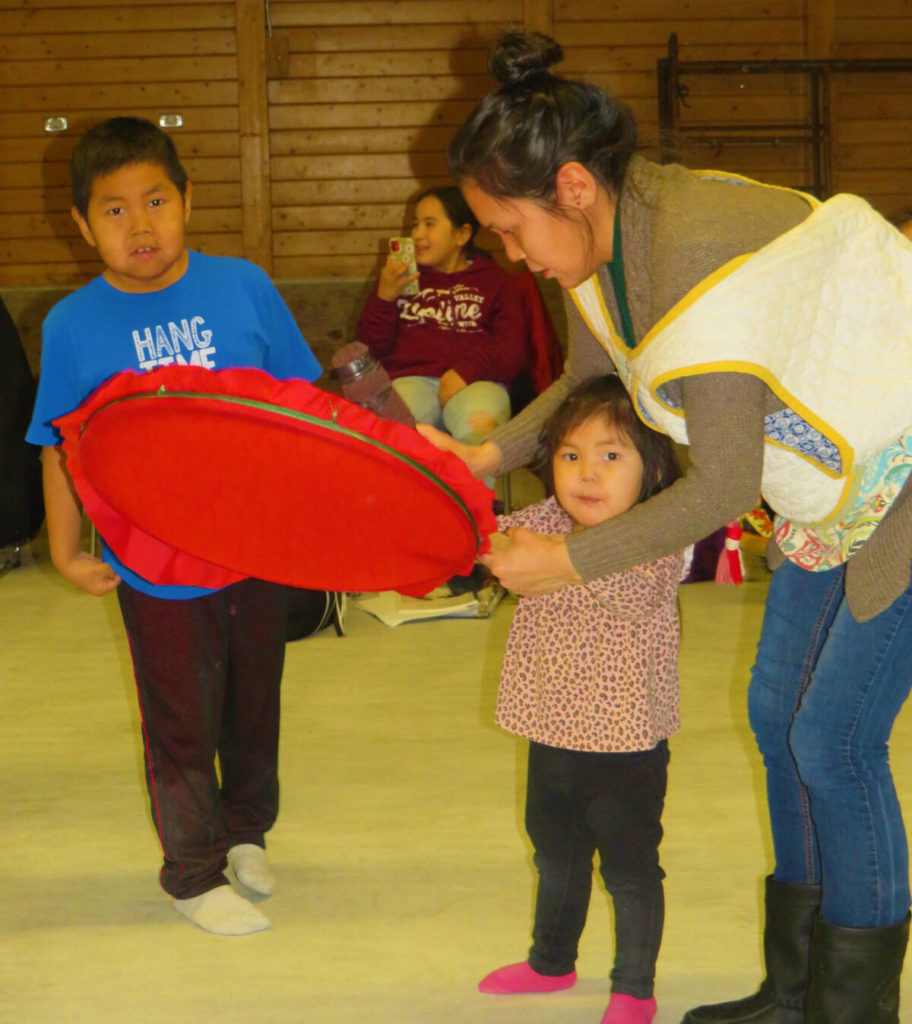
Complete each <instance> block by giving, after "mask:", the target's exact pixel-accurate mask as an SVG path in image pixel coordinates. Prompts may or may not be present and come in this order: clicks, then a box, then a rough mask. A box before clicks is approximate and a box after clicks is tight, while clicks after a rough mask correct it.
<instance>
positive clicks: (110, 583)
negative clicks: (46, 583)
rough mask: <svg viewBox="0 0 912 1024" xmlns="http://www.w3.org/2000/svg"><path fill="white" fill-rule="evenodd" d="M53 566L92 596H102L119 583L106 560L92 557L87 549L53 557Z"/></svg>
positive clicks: (118, 578)
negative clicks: (69, 555) (66, 556)
mask: <svg viewBox="0 0 912 1024" xmlns="http://www.w3.org/2000/svg"><path fill="white" fill-rule="evenodd" d="M54 567H55V568H56V569H57V571H58V572H59V573H60V575H61V576H63V577H64V579H67V580H69V581H70V583H74V584H75V585H76V586H77V587H79V589H80V590H84V591H85V592H86V593H87V594H92V595H93V596H94V597H104V595H105V594H109V593H110V592H111V591H112V590H114V588H115V587H116V586H117V584H118V583H120V577H119V576H118V575H117V573H116V572H114V570H113V569H112V568H111V567H110V565H108V564H107V562H102V561H101V559H100V558H93V557H92V556H91V555H90V554H89V553H88V552H87V551H80V552H79V553H78V554H76V555H75V556H74V557H72V558H68V559H62V558H58V559H55V560H54Z"/></svg>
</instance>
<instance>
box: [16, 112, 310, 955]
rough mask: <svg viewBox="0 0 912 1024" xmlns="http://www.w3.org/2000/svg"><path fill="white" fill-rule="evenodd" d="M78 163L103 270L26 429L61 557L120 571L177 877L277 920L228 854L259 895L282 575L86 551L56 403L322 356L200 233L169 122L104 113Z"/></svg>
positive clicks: (105, 571)
mask: <svg viewBox="0 0 912 1024" xmlns="http://www.w3.org/2000/svg"><path fill="white" fill-rule="evenodd" d="M71 178H72V189H73V209H72V215H73V218H74V220H75V221H76V223H77V224H78V226H79V230H80V231H81V232H82V235H83V237H84V238H85V240H86V241H87V242H88V243H89V245H91V246H93V247H94V248H96V249H97V250H98V254H99V256H100V257H101V259H102V260H103V262H104V264H105V270H104V272H103V274H102V275H101V276H100V277H98V278H96V279H95V280H94V281H92V282H90V283H89V284H87V285H86V286H85V287H83V288H80V289H78V290H77V291H75V292H73V293H72V294H71V295H69V296H67V297H66V298H65V299H63V300H62V301H61V302H59V303H58V304H57V305H56V306H55V307H54V308H53V309H52V310H51V311H50V313H49V314H48V316H47V318H46V320H45V323H44V327H43V341H42V353H41V377H40V380H39V387H38V397H37V400H36V405H35V411H34V415H33V418H32V422H31V425H30V427H29V430H28V435H27V439H28V440H29V441H30V442H31V443H32V444H37V445H41V446H43V449H44V450H43V454H42V463H43V476H44V491H45V502H46V506H47V527H48V539H49V542H50V550H51V558H52V560H53V563H54V565H55V567H56V568H57V570H58V571H59V572H60V573H61V574H62V575H63V576H64V577H66V579H68V580H70V581H71V582H72V583H74V584H75V585H76V586H78V587H80V588H81V589H82V590H85V591H86V592H88V593H90V594H95V595H98V596H101V595H103V594H107V593H108V592H110V591H111V590H113V589H114V588H117V595H118V600H119V602H120V608H121V612H122V615H123V620H124V625H125V627H126V631H127V636H128V638H129V641H130V650H131V654H132V658H133V666H134V671H135V675H136V685H137V692H138V696H139V702H140V712H141V715H142V721H143V737H144V742H145V754H146V780H147V784H148V789H149V796H150V800H151V806H152V816H153V819H154V821H155V825H156V828H157V830H158V834H159V838H160V840H161V844H162V850H163V852H164V866H163V867H162V871H161V876H160V877H161V884H162V887H163V888H164V890H165V891H166V892H167V893H168V894H169V895H170V896H171V897H172V898H173V900H174V905H175V907H176V908H177V910H179V911H180V912H181V913H182V914H184V915H185V916H186V917H188V918H189V919H190V920H191V921H193V922H194V923H195V924H197V925H199V926H200V927H201V928H203V929H205V930H206V931H210V932H214V933H216V934H221V935H244V934H248V933H250V932H255V931H260V930H262V929H264V928H266V927H268V925H269V921H268V919H267V918H266V916H265V915H264V914H263V913H262V911H260V910H259V908H258V907H256V906H254V904H253V903H252V902H250V901H249V900H247V899H245V898H244V897H243V896H241V895H240V894H239V893H237V892H235V891H234V890H233V889H232V888H231V886H230V884H229V882H228V879H227V877H226V876H225V874H224V871H225V868H226V866H227V865H230V866H231V867H232V869H233V871H234V873H235V875H236V877H237V878H238V879H239V880H240V882H241V883H242V884H243V885H244V886H246V887H247V888H248V889H250V890H253V891H254V892H257V893H259V894H261V895H268V894H269V893H270V892H271V891H272V886H273V878H272V875H271V873H270V871H269V868H268V866H267V863H266V857H265V840H264V834H265V833H266V832H267V831H268V829H269V828H271V826H272V825H273V823H274V821H275V818H276V815H277V813H278V775H277V763H278V737H279V685H280V681H281V676H282V666H283V661H284V653H285V631H286V628H285V622H286V613H285V603H284V590H283V588H282V587H280V586H278V585H276V584H272V583H267V582H263V581H261V580H255V579H245V580H242V581H241V582H239V583H235V584H233V585H232V586H229V587H225V588H223V589H220V590H214V591H209V590H204V589H200V588H195V587H179V586H167V587H165V586H156V585H153V584H151V583H149V582H148V581H146V580H144V579H143V578H142V577H140V576H138V575H137V574H136V573H133V572H131V571H130V570H129V568H128V567H127V566H125V565H123V564H122V563H121V562H120V561H119V560H118V559H117V558H116V557H115V556H114V554H113V553H112V552H111V551H110V550H108V549H107V548H106V547H103V550H102V557H101V558H100V559H98V558H93V557H92V556H91V555H89V554H88V553H87V552H85V551H83V550H82V545H81V534H82V510H81V508H80V506H79V503H78V499H77V497H76V494H75V491H74V489H73V486H72V482H71V481H70V478H69V474H68V473H67V469H66V464H65V457H64V455H63V453H62V451H61V449H60V447H59V444H60V440H61V439H60V436H59V434H58V433H57V431H56V429H55V428H54V427H53V426H52V421H53V420H54V419H55V418H56V417H58V416H62V415H63V414H65V413H67V412H69V411H71V410H72V409H74V408H75V407H76V406H78V405H79V404H80V403H81V402H82V401H83V400H84V399H85V398H86V397H87V396H88V395H89V394H90V393H91V392H92V391H94V389H95V388H96V387H98V385H99V384H101V383H102V382H103V381H105V380H106V379H107V378H109V377H110V376H111V375H112V374H114V373H117V372H119V371H122V370H135V371H137V372H141V371H144V370H148V369H151V368H153V367H155V366H163V365H168V364H171V363H175V364H191V365H199V366H205V367H210V368H218V369H224V368H226V367H235V366H244V367H258V368H261V369H264V370H266V371H267V372H269V373H271V374H272V375H273V376H274V377H278V378H288V377H298V378H304V379H307V380H314V379H315V378H316V377H318V376H319V375H320V373H321V368H320V366H319V364H318V363H317V361H316V359H315V358H314V356H313V354H312V353H311V351H310V349H309V348H308V347H307V344H306V343H305V341H304V339H303V338H302V337H301V333H300V331H299V330H298V327H297V325H296V324H295V322H294V319H293V318H292V316H291V313H290V312H289V310H288V308H287V306H286V305H285V304H284V302H283V301H282V299H281V297H280V296H279V294H278V292H277V291H276V290H275V287H274V286H273V284H272V282H271V281H270V280H269V277H268V276H267V275H266V273H265V272H264V271H262V270H261V269H260V268H259V267H257V266H255V265H254V264H252V263H249V262H247V261H246V260H240V259H229V258H219V257H213V256H205V255H203V254H201V253H197V252H191V251H189V250H188V249H187V248H186V246H185V242H184V231H185V228H186V225H187V222H188V220H189V217H190V193H191V188H190V182H189V181H188V180H187V175H186V173H185V171H184V169H183V167H182V166H181V163H180V160H179V158H178V155H177V151H176V149H175V147H174V143H173V142H172V140H171V139H170V138H169V137H168V136H167V135H166V134H165V133H164V132H162V131H161V130H160V129H159V128H157V127H156V126H155V125H153V124H151V123H150V122H148V121H144V120H141V119H139V118H132V117H118V118H112V119H110V120H108V121H105V122H103V123H102V124H100V125H97V126H96V127H95V128H93V129H92V130H91V131H90V132H88V133H87V134H86V135H85V136H84V137H83V138H82V139H81V140H80V141H79V143H78V144H77V146H76V149H75V151H74V154H73V160H72V165H71ZM204 441H205V439H201V443H200V446H199V447H200V457H201V458H204V457H205V443H204ZM188 443H191V444H192V443H193V442H192V439H189V440H188ZM149 444H150V445H154V444H155V438H154V437H150V438H149ZM162 499H163V500H169V499H170V500H180V497H179V495H162ZM216 758H218V766H219V771H218V773H217V772H216V766H215V762H216Z"/></svg>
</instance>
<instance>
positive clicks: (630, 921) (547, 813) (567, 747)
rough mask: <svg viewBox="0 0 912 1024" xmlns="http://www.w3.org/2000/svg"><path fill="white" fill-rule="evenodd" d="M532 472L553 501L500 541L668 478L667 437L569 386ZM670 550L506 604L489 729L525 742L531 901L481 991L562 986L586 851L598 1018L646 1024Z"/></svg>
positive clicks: (567, 527) (676, 572)
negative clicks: (609, 950) (610, 958)
mask: <svg viewBox="0 0 912 1024" xmlns="http://www.w3.org/2000/svg"><path fill="white" fill-rule="evenodd" d="M540 445H541V449H540V464H539V468H540V469H541V470H542V471H543V473H544V475H545V476H546V477H550V479H548V480H547V481H546V482H547V483H548V484H549V488H548V489H549V491H551V492H552V493H553V497H550V498H547V499H546V500H545V501H543V502H540V503H539V504H537V505H532V506H529V507H528V508H524V509H521V510H520V511H518V512H515V513H513V514H511V515H508V516H501V517H499V518H498V526H499V528H500V529H501V530H502V531H505V532H507V535H508V536H510V535H512V536H513V537H514V538H515V537H516V535H517V533H521V532H523V531H527V530H533V531H535V532H536V533H539V534H545V535H548V536H561V535H566V534H570V533H575V532H577V531H579V530H584V529H586V528H588V527H590V526H595V525H597V524H598V523H602V522H605V521H606V520H608V519H611V518H613V517H614V516H617V515H621V514H622V513H623V512H626V511H627V510H628V509H629V508H631V507H633V506H634V505H636V504H637V503H638V502H641V501H645V500H646V499H647V498H649V497H651V496H652V495H653V494H656V493H657V492H659V491H661V490H662V489H664V488H665V487H667V486H668V485H669V484H671V483H673V482H674V481H675V480H676V479H677V478H678V475H679V472H678V467H677V464H676V463H675V458H674V453H673V449H672V446H671V442H670V440H669V438H668V437H667V436H666V435H664V434H660V433H658V432H656V431H653V430H651V429H650V428H649V427H647V426H645V424H643V423H642V422H641V421H640V420H639V419H638V418H637V415H636V413H635V412H634V410H633V407H632V405H631V402H630V398H629V396H628V394H627V392H626V390H625V389H624V386H623V384H622V383H621V382H620V380H619V379H618V377H616V376H614V375H611V376H607V377H596V378H592V379H590V380H589V381H586V382H584V383H583V384H581V385H579V386H578V387H577V388H576V389H574V390H573V391H572V392H571V393H570V394H569V395H568V396H567V397H566V398H565V399H564V401H563V402H562V403H561V405H560V406H558V407H557V409H556V410H555V411H554V413H553V414H552V415H551V417H550V418H549V419H548V420H547V421H546V422H545V424H544V427H543V428H542V432H541V436H540ZM685 572H686V569H685V555H684V553H683V552H679V553H677V554H672V555H665V556H663V557H661V558H657V559H655V561H652V562H647V563H644V564H642V565H637V566H634V567H633V568H630V569H624V570H622V571H621V572H615V573H610V574H608V575H606V576H603V577H601V578H599V579H595V580H593V581H592V582H590V583H587V584H580V585H578V586H569V587H563V588H561V589H560V590H555V591H553V592H551V593H548V594H542V595H539V596H536V597H524V598H520V601H519V606H518V607H517V610H516V613H515V615H514V617H513V623H512V626H511V629H510V637H509V640H508V641H507V650H506V655H505V657H504V665H503V671H502V674H501V679H500V693H499V695H498V699H497V713H496V721H497V723H498V725H500V726H502V727H503V728H504V729H506V730H507V731H508V732H512V733H516V734H518V735H520V736H525V737H526V738H527V739H529V740H530V745H529V770H528V780H527V785H526V830H527V832H528V834H529V838H530V839H531V840H532V845H533V847H534V848H535V856H534V862H535V866H536V868H537V869H538V894H537V898H536V904H535V919H534V924H533V929H532V948H531V950H530V951H529V957H528V960H526V961H523V962H522V963H518V964H511V965H509V966H507V967H501V968H499V969H498V970H496V971H494V972H493V973H491V974H489V975H488V976H487V977H486V978H484V979H483V980H482V981H481V983H480V984H479V986H478V987H479V989H480V991H482V992H486V993H492V994H498V995H512V994H517V993H528V992H554V991H558V990H559V989H565V988H569V987H570V986H571V985H573V984H574V982H575V981H576V971H575V970H574V964H575V962H576V957H577V946H578V943H579V938H580V935H581V934H582V931H583V925H584V924H585V922H586V913H587V910H588V907H589V895H590V890H591V885H592V861H593V856H594V854H595V851H596V850H598V852H599V859H600V871H601V874H602V878H603V879H604V881H605V888H606V889H607V890H608V892H609V894H610V895H611V898H612V901H613V903H614V918H615V954H614V967H613V969H612V971H611V989H612V995H611V1002H610V1003H609V1005H608V1009H607V1010H606V1012H605V1015H604V1018H603V1022H602V1024H649V1022H650V1021H651V1020H652V1019H653V1017H654V1016H655V1012H656V1002H655V998H654V996H653V983H654V978H655V965H656V958H657V957H658V952H659V944H660V942H661V939H662V926H663V923H664V911H665V903H664V894H663V888H662V879H663V877H664V872H663V871H662V869H661V867H660V866H659V842H660V840H661V838H662V825H661V815H662V808H663V805H664V801H665V789H666V781H667V768H666V766H667V762H668V742H667V740H668V737H669V736H670V735H671V734H672V733H674V732H676V731H677V729H678V726H679V719H678V665H677V655H678V610H677V591H678V583H679V582H680V580H681V578H682V576H683V575H684V574H685Z"/></svg>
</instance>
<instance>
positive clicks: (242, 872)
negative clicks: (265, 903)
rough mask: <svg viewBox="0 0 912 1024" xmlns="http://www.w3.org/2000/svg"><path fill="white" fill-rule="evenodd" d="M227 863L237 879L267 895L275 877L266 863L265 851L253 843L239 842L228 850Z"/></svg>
mask: <svg viewBox="0 0 912 1024" xmlns="http://www.w3.org/2000/svg"><path fill="white" fill-rule="evenodd" d="M228 864H229V866H230V867H231V870H232V871H233V872H234V873H235V875H236V876H237V880H238V881H239V882H240V883H241V884H242V885H246V886H247V888H248V889H253V891H254V892H258V893H259V894H260V895H261V896H269V895H270V894H271V893H272V890H273V887H274V886H275V878H273V876H272V872H271V871H270V870H269V865H268V864H267V863H266V851H265V850H264V849H263V847H262V846H257V845H256V844H255V843H240V844H239V845H238V846H232V847H231V849H230V850H229V851H228Z"/></svg>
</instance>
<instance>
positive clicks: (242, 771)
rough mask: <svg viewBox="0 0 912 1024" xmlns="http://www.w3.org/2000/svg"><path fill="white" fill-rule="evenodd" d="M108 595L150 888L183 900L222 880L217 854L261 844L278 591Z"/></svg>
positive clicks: (282, 624)
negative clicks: (138, 728)
mask: <svg viewBox="0 0 912 1024" xmlns="http://www.w3.org/2000/svg"><path fill="white" fill-rule="evenodd" d="M118 597H119V600H120V609H121V613H122V614H123V620H124V625H125V626H126V630H127V637H128V638H129V641H130V650H131V654H132V657H133V669H134V672H135V676H136V689H137V693H138V696H139V709H140V714H141V716H142V728H143V742H144V746H145V753H146V783H147V785H148V788H149V798H150V801H151V806H152V818H153V821H154V823H155V827H156V830H157V831H158V835H159V838H160V840H161V845H162V850H163V852H164V866H163V867H162V871H161V884H162V888H163V889H164V890H165V891H166V892H167V893H169V894H170V895H172V896H175V897H177V898H179V899H186V898H188V897H191V896H198V895H200V894H201V893H204V892H207V891H208V890H210V889H213V888H215V887H216V886H218V885H224V884H226V882H227V879H226V878H225V876H224V874H223V871H224V869H225V864H226V860H225V854H226V852H227V851H228V849H229V847H231V846H234V845H235V844H237V843H256V844H257V845H259V846H264V845H265V843H264V839H263V834H264V833H265V832H266V831H268V829H269V828H271V826H272V825H273V823H274V822H275V819H276V815H277V813H278V804H279V781H278V749H279V688H280V683H281V678H282V666H283V663H284V659H285V635H286V606H285V592H284V590H283V588H281V587H279V586H277V585H275V584H272V583H264V582H262V581H260V580H243V581H242V582H240V583H235V584H233V585H232V586H230V587H226V588H225V589H224V590H218V591H214V592H212V593H210V594H205V595H204V596H202V597H196V598H191V599H190V600H186V601H175V600H168V599H162V598H157V597H150V596H148V595H147V594H143V593H141V592H140V591H138V590H136V589H134V588H132V587H130V586H128V585H127V584H126V583H121V584H120V586H119V587H118ZM216 761H217V764H216Z"/></svg>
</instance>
